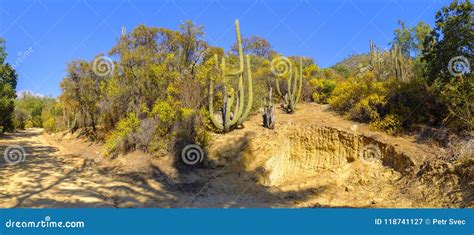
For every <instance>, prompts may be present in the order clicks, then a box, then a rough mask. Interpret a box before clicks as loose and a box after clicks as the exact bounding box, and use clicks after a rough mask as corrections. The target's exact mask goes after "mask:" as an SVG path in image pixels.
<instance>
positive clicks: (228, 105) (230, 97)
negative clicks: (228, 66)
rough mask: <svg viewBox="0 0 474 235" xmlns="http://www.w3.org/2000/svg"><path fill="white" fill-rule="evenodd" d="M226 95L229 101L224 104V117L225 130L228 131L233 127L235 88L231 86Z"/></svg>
mask: <svg viewBox="0 0 474 235" xmlns="http://www.w3.org/2000/svg"><path fill="white" fill-rule="evenodd" d="M226 97H227V101H226V102H227V103H226V105H225V106H224V107H225V115H224V118H225V122H224V132H228V131H230V128H231V125H230V124H231V121H230V120H231V110H232V105H233V103H234V97H235V96H234V90H233V89H232V88H231V89H230V91H229V93H228V94H226Z"/></svg>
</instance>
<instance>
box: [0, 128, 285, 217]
mask: <svg viewBox="0 0 474 235" xmlns="http://www.w3.org/2000/svg"><path fill="white" fill-rule="evenodd" d="M14 145H18V146H21V147H23V148H24V150H25V152H26V156H25V158H24V161H22V162H18V163H17V164H8V163H7V162H5V159H3V156H2V159H1V162H0V207H1V208H12V207H39V208H62V207H271V206H285V205H286V206H291V205H288V204H287V203H288V201H287V200H285V197H291V195H292V192H286V193H275V192H270V191H268V190H267V188H265V187H263V186H260V185H258V184H256V183H255V182H254V180H253V179H252V178H250V177H245V175H243V174H238V175H239V176H237V177H238V178H240V182H235V179H234V177H235V176H236V175H237V174H234V173H230V172H226V171H215V170H205V169H202V170H200V171H196V172H188V173H187V174H186V175H182V174H179V173H178V172H176V171H174V167H172V166H169V167H168V168H167V167H163V166H164V165H165V166H166V165H169V164H167V163H166V162H168V160H165V162H163V161H162V160H158V161H160V162H158V163H157V164H160V165H161V166H162V167H161V168H158V167H152V168H151V169H146V170H145V171H144V170H143V169H139V170H137V169H128V170H123V169H122V170H119V169H117V168H116V167H113V166H111V165H113V164H110V163H108V162H107V163H106V162H105V161H104V162H99V161H97V155H98V154H97V155H96V156H92V155H94V154H95V153H97V152H96V150H97V147H94V146H92V145H90V146H88V145H85V144H84V143H82V144H78V143H77V141H66V143H63V144H58V143H56V142H54V141H51V139H50V138H49V136H47V135H43V134H42V130H41V129H30V130H25V131H20V132H17V133H14V134H7V135H3V136H2V137H1V139H0V151H1V153H3V152H4V150H5V148H7V147H8V146H14ZM71 152H81V153H82V154H71ZM94 157H95V159H94ZM135 157H143V158H145V159H146V156H135ZM125 164H127V163H125ZM121 168H123V167H121ZM135 168H136V167H135ZM138 168H140V167H138ZM229 182H232V184H230V183H229Z"/></svg>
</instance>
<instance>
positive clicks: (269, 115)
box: [262, 87, 275, 129]
mask: <svg viewBox="0 0 474 235" xmlns="http://www.w3.org/2000/svg"><path fill="white" fill-rule="evenodd" d="M262 106H263V107H262V112H263V127H265V128H268V129H273V128H275V106H274V105H273V96H272V88H271V87H270V92H269V93H268V100H266V98H263V101H262Z"/></svg>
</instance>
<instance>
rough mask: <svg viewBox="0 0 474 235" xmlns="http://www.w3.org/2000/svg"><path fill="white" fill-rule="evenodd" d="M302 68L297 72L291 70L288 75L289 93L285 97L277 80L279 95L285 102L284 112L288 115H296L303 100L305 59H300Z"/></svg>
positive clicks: (296, 70)
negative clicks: (297, 108) (301, 99)
mask: <svg viewBox="0 0 474 235" xmlns="http://www.w3.org/2000/svg"><path fill="white" fill-rule="evenodd" d="M299 67H300V68H299V69H298V68H296V69H295V71H292V69H291V68H290V72H289V73H288V79H287V80H286V81H287V91H286V93H285V94H284V95H283V93H282V92H281V89H280V84H279V82H278V79H276V82H275V83H276V88H277V93H278V95H279V96H280V97H281V98H282V99H283V101H284V102H285V103H284V104H283V110H285V112H286V113H294V112H295V108H296V104H297V103H298V102H299V101H300V98H301V87H302V85H303V59H301V58H300V66H299Z"/></svg>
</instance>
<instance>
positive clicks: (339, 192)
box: [0, 104, 474, 208]
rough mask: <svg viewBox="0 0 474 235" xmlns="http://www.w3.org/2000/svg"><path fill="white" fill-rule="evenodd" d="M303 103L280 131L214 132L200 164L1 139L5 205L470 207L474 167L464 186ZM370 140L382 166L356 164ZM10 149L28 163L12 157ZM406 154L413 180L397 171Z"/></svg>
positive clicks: (401, 148) (77, 144) (423, 149)
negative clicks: (20, 151)
mask: <svg viewBox="0 0 474 235" xmlns="http://www.w3.org/2000/svg"><path fill="white" fill-rule="evenodd" d="M302 107H303V108H304V111H301V110H300V111H298V112H297V113H295V114H293V115H286V114H282V113H277V126H276V129H275V130H268V129H264V128H262V127H261V124H260V122H261V117H260V116H259V115H256V116H253V117H252V118H251V120H249V121H248V122H246V126H245V128H243V129H239V130H235V131H233V132H231V133H229V134H226V135H219V134H216V135H214V141H213V142H212V143H211V145H210V146H209V156H207V161H206V162H205V164H204V166H201V167H198V168H189V167H183V165H182V163H181V164H180V161H176V160H175V159H174V158H173V157H161V158H157V157H151V156H150V155H148V154H144V153H141V152H133V153H129V154H127V155H126V156H120V157H118V158H116V159H104V158H102V157H101V154H100V153H101V151H102V147H103V146H102V145H101V144H97V143H91V142H89V141H87V140H86V139H85V138H78V136H77V135H75V136H72V135H70V134H65V133H57V134H54V135H45V134H43V133H42V130H41V129H30V130H26V131H20V132H17V133H12V134H6V135H0V208H11V207H39V208H58V207H464V206H468V207H472V206H473V204H472V203H473V201H474V200H473V198H474V197H473V196H474V187H473V186H474V185H472V171H471V170H469V169H474V164H471V165H469V167H471V168H466V165H460V166H459V167H458V168H459V169H467V170H465V171H466V172H467V173H463V174H464V175H465V176H466V177H464V176H463V177H464V178H462V177H461V178H462V180H464V181H462V180H461V178H460V177H459V176H458V175H459V174H461V173H459V172H458V171H457V170H456V169H457V168H456V169H454V170H452V169H444V168H443V167H444V165H443V166H442V167H441V168H442V169H441V168H440V167H438V165H427V166H425V165H422V164H424V163H423V162H425V161H426V160H430V158H433V157H434V156H435V154H434V153H435V152H439V151H440V150H439V149H434V148H432V147H429V146H426V145H419V144H416V143H414V139H412V138H407V137H391V136H388V135H385V134H382V133H375V132H372V131H370V130H369V129H368V127H367V126H366V125H363V124H356V123H353V122H350V121H347V120H344V119H342V118H340V117H338V116H337V115H334V114H332V113H331V112H327V111H325V110H324V107H321V106H314V105H309V104H304V105H302ZM287 142H288V143H287ZM368 143H369V144H370V145H376V146H378V147H379V148H380V150H381V151H382V152H383V155H386V156H385V157H386V159H385V160H384V162H383V163H382V162H381V163H374V164H372V163H371V164H365V163H364V162H363V161H361V160H360V159H357V156H358V153H359V152H360V148H361V147H363V145H366V144H368ZM12 147H21V148H23V150H24V152H25V155H24V158H18V159H14V158H10V159H5V158H4V156H3V153H4V151H5V150H12ZM405 156H408V160H409V161H411V162H412V163H411V164H412V166H411V170H413V171H414V173H413V174H410V175H408V174H405V173H403V172H401V171H400V169H402V170H403V168H400V166H403V165H400V164H399V162H401V161H402V160H403V158H401V157H405ZM387 159H388V160H387ZM6 160H8V162H7V161H6ZM397 164H398V165H397ZM394 166H395V167H394ZM422 166H423V167H424V169H423V170H420V168H421V167H422ZM397 167H398V168H397ZM397 169H398V170H397ZM469 172H471V175H470V176H469V175H466V174H469ZM461 184H462V185H464V186H463V187H462V188H460V186H459V185H461Z"/></svg>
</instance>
